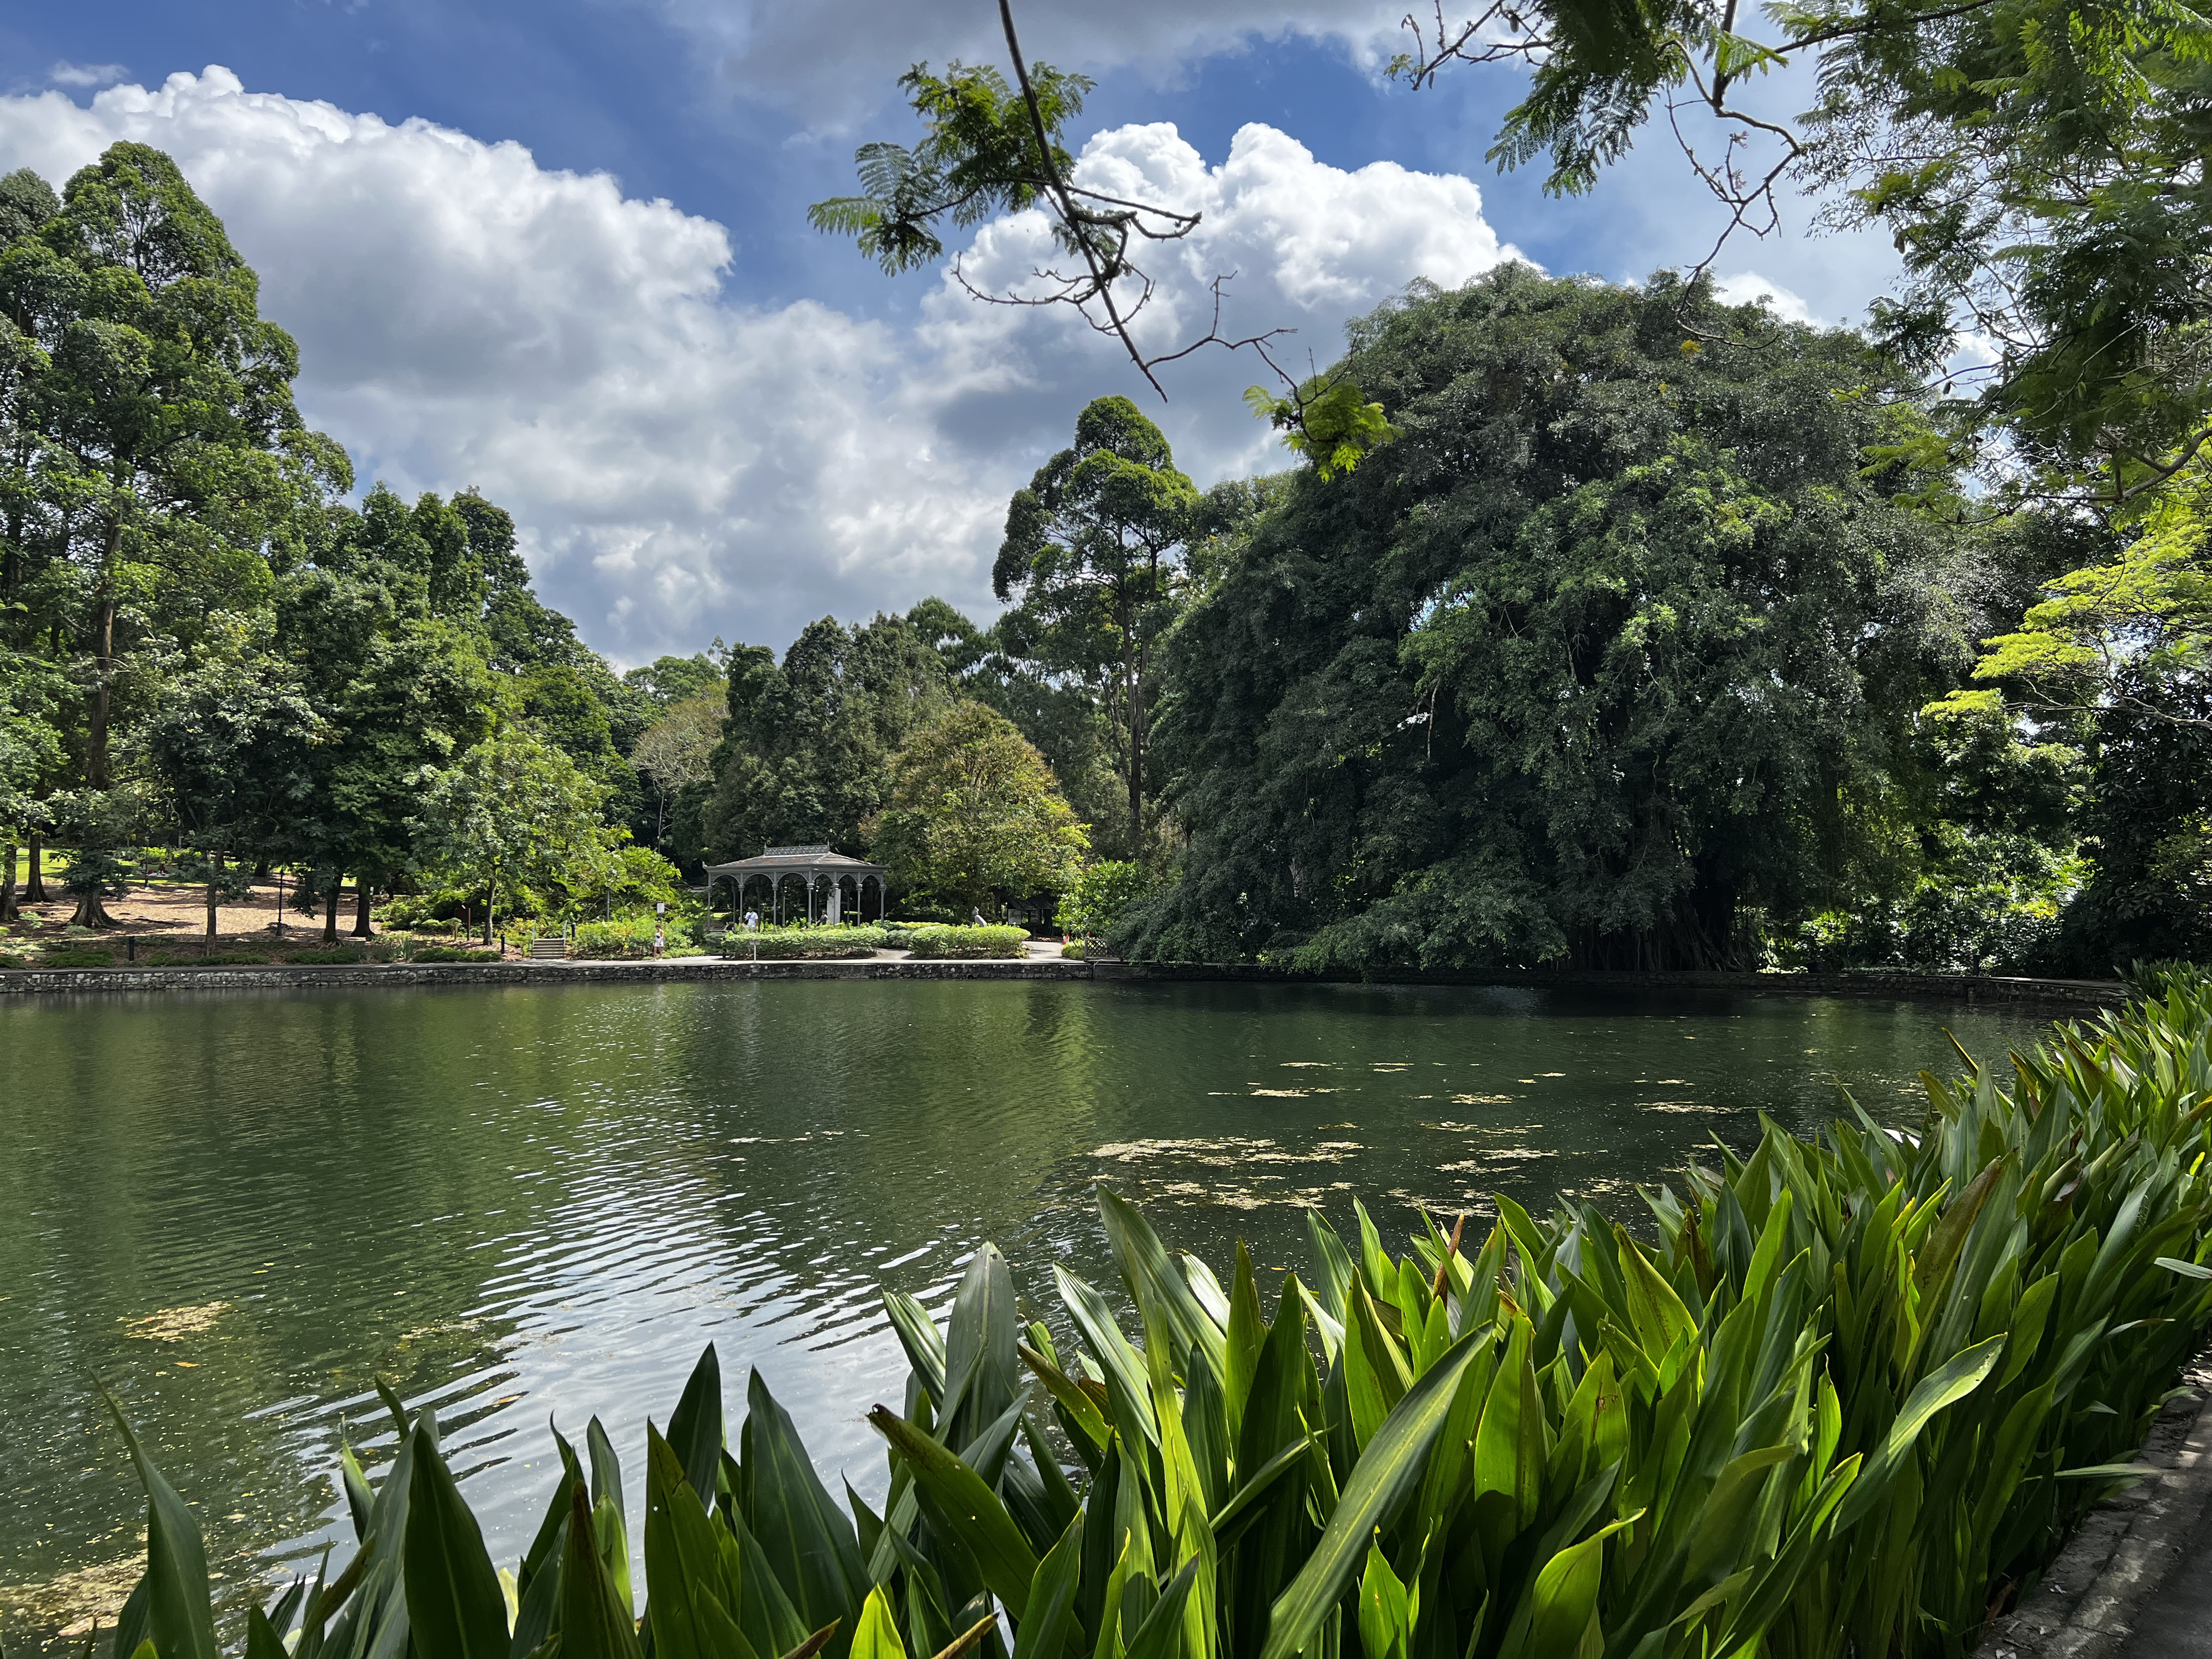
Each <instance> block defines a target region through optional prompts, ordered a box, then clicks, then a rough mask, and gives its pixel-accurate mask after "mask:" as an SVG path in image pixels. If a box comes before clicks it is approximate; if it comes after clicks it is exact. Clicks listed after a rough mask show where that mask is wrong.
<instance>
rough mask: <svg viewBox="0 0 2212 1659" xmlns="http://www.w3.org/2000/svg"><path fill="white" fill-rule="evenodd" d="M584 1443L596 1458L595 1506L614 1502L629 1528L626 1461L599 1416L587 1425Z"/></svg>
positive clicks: (593, 1477)
mask: <svg viewBox="0 0 2212 1659" xmlns="http://www.w3.org/2000/svg"><path fill="white" fill-rule="evenodd" d="M584 1445H585V1448H586V1450H587V1451H589V1453H590V1454H591V1459H592V1506H593V1507H594V1508H596V1507H598V1506H599V1504H605V1503H612V1504H614V1506H615V1513H616V1514H617V1515H619V1516H622V1517H623V1522H624V1524H625V1527H627V1524H628V1522H629V1511H628V1510H627V1509H626V1508H625V1506H624V1505H623V1478H622V1460H621V1459H620V1458H618V1457H617V1456H616V1455H615V1448H614V1443H613V1442H612V1441H611V1440H609V1439H608V1438H607V1431H606V1429H605V1426H604V1425H602V1424H601V1423H600V1421H599V1419H598V1418H596V1417H595V1418H593V1419H592V1420H591V1421H590V1422H589V1423H587V1424H586V1425H584Z"/></svg>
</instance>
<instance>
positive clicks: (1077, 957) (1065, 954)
mask: <svg viewBox="0 0 2212 1659" xmlns="http://www.w3.org/2000/svg"><path fill="white" fill-rule="evenodd" d="M1086 948H1087V947H1086V946H1085V945H1084V943H1083V941H1082V940H1081V939H1071V940H1069V941H1068V942H1067V943H1066V945H1061V946H1060V960H1061V961H1063V962H1080V961H1082V960H1083V955H1084V951H1085V949H1086Z"/></svg>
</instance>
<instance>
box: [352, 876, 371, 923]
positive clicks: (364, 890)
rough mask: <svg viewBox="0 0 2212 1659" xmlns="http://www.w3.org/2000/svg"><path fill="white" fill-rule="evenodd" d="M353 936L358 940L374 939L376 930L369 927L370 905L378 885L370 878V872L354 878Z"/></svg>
mask: <svg viewBox="0 0 2212 1659" xmlns="http://www.w3.org/2000/svg"><path fill="white" fill-rule="evenodd" d="M353 890H354V910H353V936H354V937H355V938H356V939H373V938H374V937H375V935H376V929H375V928H374V927H371V926H370V925H369V916H368V904H369V898H370V896H371V895H372V894H373V893H374V891H375V890H376V884H375V883H374V882H373V881H371V880H370V879H369V878H368V871H366V870H364V871H362V872H361V873H360V874H358V875H356V877H355V878H353Z"/></svg>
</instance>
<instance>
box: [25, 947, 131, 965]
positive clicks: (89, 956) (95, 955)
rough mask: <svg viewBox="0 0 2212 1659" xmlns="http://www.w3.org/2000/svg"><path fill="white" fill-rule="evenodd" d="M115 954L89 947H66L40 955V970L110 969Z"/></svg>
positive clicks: (113, 962)
mask: <svg viewBox="0 0 2212 1659" xmlns="http://www.w3.org/2000/svg"><path fill="white" fill-rule="evenodd" d="M114 965H115V952H114V951H108V950H97V949H94V948H93V947H92V946H89V945H67V946H64V947H63V948H62V949H61V950H58V951H43V952H41V953H40V957H39V966H40V967H41V968H112V967H113V966H114Z"/></svg>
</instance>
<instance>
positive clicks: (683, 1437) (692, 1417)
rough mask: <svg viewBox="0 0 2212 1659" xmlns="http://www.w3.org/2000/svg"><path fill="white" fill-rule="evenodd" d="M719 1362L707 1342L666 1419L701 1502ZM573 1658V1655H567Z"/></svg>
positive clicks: (719, 1434)
mask: <svg viewBox="0 0 2212 1659" xmlns="http://www.w3.org/2000/svg"><path fill="white" fill-rule="evenodd" d="M722 1440H723V1431H722V1362H721V1361H720V1359H719V1358H716V1356H715V1353H714V1344H713V1343H711V1342H709V1343H708V1345H707V1348H706V1352H703V1353H702V1354H701V1355H700V1356H699V1363H698V1364H696V1365H694V1366H693V1367H692V1368H691V1375H690V1378H689V1379H687V1380H686V1381H685V1383H684V1393H683V1395H682V1397H681V1398H679V1399H678V1401H677V1402H676V1410H675V1411H674V1412H673V1413H671V1415H670V1417H669V1419H668V1443H669V1445H670V1446H671V1447H672V1448H674V1449H675V1452H676V1455H677V1457H678V1460H679V1461H681V1462H682V1463H683V1465H684V1479H685V1480H689V1481H690V1483H691V1490H692V1491H693V1492H697V1493H698V1494H699V1501H700V1502H701V1503H702V1504H707V1505H708V1506H710V1507H711V1506H712V1505H713V1504H714V1477H715V1474H716V1473H717V1472H718V1471H719V1470H720V1468H721V1462H722ZM567 1659H574V1656H573V1655H570V1656H567Z"/></svg>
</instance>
